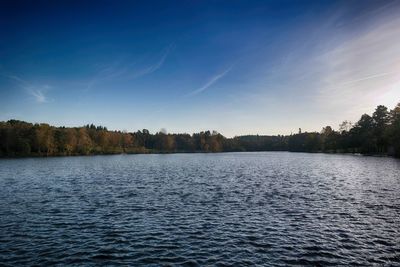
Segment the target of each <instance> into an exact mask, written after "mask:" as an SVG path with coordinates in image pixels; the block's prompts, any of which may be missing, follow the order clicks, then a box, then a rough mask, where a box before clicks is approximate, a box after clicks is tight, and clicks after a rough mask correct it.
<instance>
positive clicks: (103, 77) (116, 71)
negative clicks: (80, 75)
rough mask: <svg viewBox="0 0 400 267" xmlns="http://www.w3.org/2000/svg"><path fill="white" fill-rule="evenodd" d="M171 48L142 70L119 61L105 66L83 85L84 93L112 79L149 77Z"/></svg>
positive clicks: (162, 63)
mask: <svg viewBox="0 0 400 267" xmlns="http://www.w3.org/2000/svg"><path fill="white" fill-rule="evenodd" d="M173 47H174V45H173V44H171V45H169V46H168V47H166V48H165V49H164V50H163V52H162V54H161V57H160V58H159V59H158V61H156V62H155V63H153V64H151V65H147V66H145V67H142V68H140V67H139V68H137V69H135V68H134V66H135V65H137V62H134V63H132V62H129V63H123V62H121V60H120V61H116V62H114V63H112V64H109V65H108V66H105V67H104V68H102V69H100V70H99V71H98V72H97V73H96V75H94V76H93V77H92V78H91V79H90V80H89V81H87V82H84V83H83V84H84V86H85V89H84V91H85V92H86V91H90V90H91V89H92V88H93V87H94V86H95V85H96V84H99V83H101V82H105V81H109V80H112V79H114V78H123V79H130V80H132V79H137V78H140V77H143V76H145V75H149V74H151V73H153V72H155V71H157V70H158V69H160V68H161V67H162V66H163V65H164V62H165V60H166V59H167V57H168V55H169V54H170V52H171V50H172V49H173Z"/></svg>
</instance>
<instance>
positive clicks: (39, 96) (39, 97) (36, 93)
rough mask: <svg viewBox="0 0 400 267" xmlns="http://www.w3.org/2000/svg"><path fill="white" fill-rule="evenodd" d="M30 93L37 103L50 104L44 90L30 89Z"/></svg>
mask: <svg viewBox="0 0 400 267" xmlns="http://www.w3.org/2000/svg"><path fill="white" fill-rule="evenodd" d="M28 92H29V94H30V95H31V96H33V97H34V98H35V100H36V102H38V103H47V102H48V99H47V97H46V96H45V95H44V93H43V91H42V90H40V89H37V90H34V89H29V90H28Z"/></svg>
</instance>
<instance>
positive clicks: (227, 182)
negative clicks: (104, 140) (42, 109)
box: [0, 152, 400, 266]
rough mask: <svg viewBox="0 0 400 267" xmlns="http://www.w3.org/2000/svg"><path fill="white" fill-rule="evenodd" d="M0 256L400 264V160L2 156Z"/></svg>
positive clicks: (66, 260) (99, 261)
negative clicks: (22, 157)
mask: <svg viewBox="0 0 400 267" xmlns="http://www.w3.org/2000/svg"><path fill="white" fill-rule="evenodd" d="M0 262H1V263H3V264H5V265H6V266H7V265H9V266H17V265H20V266H29V265H45V266H48V265H53V264H59V265H84V266H98V265H107V266H112V265H130V266H138V265H149V266H169V265H171V266H172V265H182V266H204V265H220V266H229V265H234V266H253V265H268V266H290V265H293V266H294V265H314V266H325V265H360V266H366V265H381V264H382V265H400V160H396V159H392V158H379V157H362V156H354V155H328V154H306V153H289V152H260V153H255V152H253V153H217V154H168V155H115V156H87V157H60V158H30V159H2V160H0Z"/></svg>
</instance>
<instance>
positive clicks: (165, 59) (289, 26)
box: [0, 0, 400, 137]
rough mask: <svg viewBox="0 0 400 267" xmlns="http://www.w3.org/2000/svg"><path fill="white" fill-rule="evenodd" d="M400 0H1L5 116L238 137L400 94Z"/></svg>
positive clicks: (313, 123) (317, 120) (346, 113)
mask: <svg viewBox="0 0 400 267" xmlns="http://www.w3.org/2000/svg"><path fill="white" fill-rule="evenodd" d="M399 14H400V1H384V0H380V1H369V0H357V1H353V0H345V1H306V0H303V1H300V0H299V1H285V0H283V1H257V0H252V1H245V0H243V1H235V0H233V1H197V0H193V1H73V0H71V1H61V0H60V1H4V0H3V1H1V2H0V121H6V120H9V119H19V120H24V121H28V122H33V123H36V122H46V123H49V124H51V125H55V126H82V125H85V124H88V123H94V124H95V125H103V126H106V127H108V129H112V130H127V131H137V130H139V129H144V128H145V129H149V130H150V132H153V133H154V132H157V131H159V130H160V129H162V128H164V129H166V130H167V131H168V132H172V133H176V132H180V133H193V132H199V131H203V130H216V131H218V132H220V133H222V134H223V135H225V136H228V137H232V136H236V135H245V134H260V135H265V134H267V135H272V134H290V133H292V132H293V133H294V132H297V131H298V129H299V128H302V130H303V131H320V130H321V129H322V127H324V126H327V125H330V126H332V127H333V128H334V129H337V128H338V125H339V124H340V123H341V122H342V121H344V120H350V121H353V122H356V121H357V120H358V119H359V118H360V116H361V114H363V113H369V114H371V113H372V112H373V111H374V109H375V107H376V106H377V105H380V104H383V105H385V106H387V107H388V108H393V107H394V106H395V105H396V104H397V103H398V102H400V45H399V44H400V16H399Z"/></svg>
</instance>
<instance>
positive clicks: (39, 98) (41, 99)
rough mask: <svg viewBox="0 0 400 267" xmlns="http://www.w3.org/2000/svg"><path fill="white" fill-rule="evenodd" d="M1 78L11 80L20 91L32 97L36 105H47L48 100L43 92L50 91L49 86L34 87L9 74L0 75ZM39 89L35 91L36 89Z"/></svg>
mask: <svg viewBox="0 0 400 267" xmlns="http://www.w3.org/2000/svg"><path fill="white" fill-rule="evenodd" d="M0 75H1V76H4V77H6V78H8V79H10V80H13V81H14V82H16V83H17V84H18V86H19V87H21V88H22V89H24V90H26V92H27V93H28V94H29V95H30V96H33V98H34V99H35V101H36V102H37V103H40V104H42V103H48V102H49V98H48V97H47V96H46V95H45V93H44V91H46V90H48V89H50V88H51V87H50V86H49V85H43V86H35V85H33V84H32V83H30V82H28V81H26V80H24V79H22V78H21V77H19V76H17V75H14V74H9V73H1V74H0ZM38 87H39V89H36V88H38Z"/></svg>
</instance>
